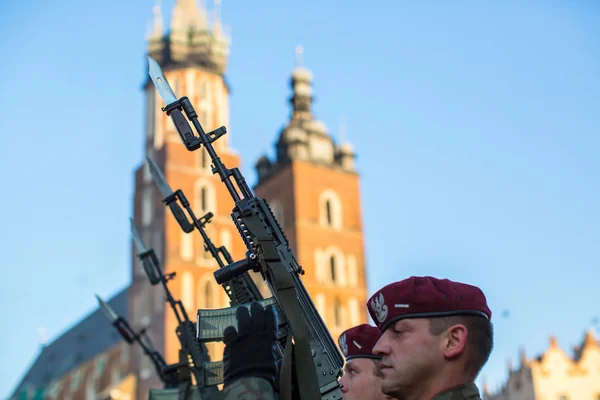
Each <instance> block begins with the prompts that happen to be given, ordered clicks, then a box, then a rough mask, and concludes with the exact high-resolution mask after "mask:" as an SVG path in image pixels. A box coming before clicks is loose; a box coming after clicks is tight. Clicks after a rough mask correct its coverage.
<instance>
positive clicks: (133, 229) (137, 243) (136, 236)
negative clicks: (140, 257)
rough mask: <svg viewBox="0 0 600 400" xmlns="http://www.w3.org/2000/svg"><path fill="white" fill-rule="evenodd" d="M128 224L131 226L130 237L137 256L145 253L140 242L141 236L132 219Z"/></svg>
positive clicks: (144, 247)
mask: <svg viewBox="0 0 600 400" xmlns="http://www.w3.org/2000/svg"><path fill="white" fill-rule="evenodd" d="M129 222H130V225H131V236H133V243H134V244H135V248H136V249H137V251H138V254H142V253H145V252H146V251H148V249H146V245H145V244H144V241H143V240H142V235H140V232H139V231H138V228H137V225H136V224H135V222H133V219H131V218H129Z"/></svg>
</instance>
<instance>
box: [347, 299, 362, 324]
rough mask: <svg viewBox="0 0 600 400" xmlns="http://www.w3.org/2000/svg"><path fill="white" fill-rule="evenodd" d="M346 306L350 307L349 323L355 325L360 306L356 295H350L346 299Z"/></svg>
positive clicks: (358, 316) (357, 321)
mask: <svg viewBox="0 0 600 400" xmlns="http://www.w3.org/2000/svg"><path fill="white" fill-rule="evenodd" d="M348 308H349V309H350V311H349V313H350V324H351V325H352V326H356V325H358V323H359V318H360V308H359V306H358V300H357V299H356V297H350V298H349V299H348Z"/></svg>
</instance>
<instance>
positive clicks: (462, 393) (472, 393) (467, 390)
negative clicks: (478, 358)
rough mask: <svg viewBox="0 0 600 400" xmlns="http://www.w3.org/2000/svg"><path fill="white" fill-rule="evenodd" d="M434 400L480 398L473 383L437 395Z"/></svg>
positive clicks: (473, 399)
mask: <svg viewBox="0 0 600 400" xmlns="http://www.w3.org/2000/svg"><path fill="white" fill-rule="evenodd" d="M434 400H481V396H480V395H479V389H477V386H475V384H474V383H467V384H464V385H458V386H455V387H453V388H451V389H449V390H446V391H444V392H442V393H440V394H438V395H437V396H435V397H434Z"/></svg>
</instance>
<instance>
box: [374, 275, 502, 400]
mask: <svg viewBox="0 0 600 400" xmlns="http://www.w3.org/2000/svg"><path fill="white" fill-rule="evenodd" d="M367 309H368V310H369V314H370V315H371V318H372V319H373V321H375V324H376V325H377V327H378V328H379V329H380V330H381V332H385V331H386V330H387V329H388V328H389V327H390V326H393V325H394V324H395V323H396V322H397V321H400V320H402V319H408V318H410V319H414V318H433V317H449V316H457V315H474V316H479V317H482V318H486V319H487V320H491V318H492V311H491V310H490V308H489V307H488V305H487V300H486V298H485V295H484V294H483V292H482V291H481V289H479V288H478V287H476V286H472V285H468V284H465V283H460V282H453V281H451V280H449V279H437V278H434V277H430V276H425V277H418V276H412V277H410V278H407V279H404V280H402V281H399V282H394V283H392V284H389V285H387V286H385V287H383V288H382V289H380V290H378V291H377V292H375V294H374V295H373V296H371V298H370V299H369V300H368V301H367ZM463 399H465V400H466V399H468V400H472V399H473V400H475V399H481V397H480V395H479V390H478V389H477V386H475V384H474V383H472V382H471V383H466V384H461V385H457V386H455V387H453V388H450V389H448V390H445V391H444V392H442V393H439V394H437V395H436V396H435V397H434V398H433V399H432V400H463Z"/></svg>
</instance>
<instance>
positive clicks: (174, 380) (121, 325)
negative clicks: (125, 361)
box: [95, 295, 185, 389]
mask: <svg viewBox="0 0 600 400" xmlns="http://www.w3.org/2000/svg"><path fill="white" fill-rule="evenodd" d="M95 296H96V299H97V300H98V303H99V304H100V308H101V309H102V311H103V312H104V314H105V315H106V318H108V320H109V321H110V323H111V324H112V326H114V327H115V328H116V329H117V331H118V332H119V334H120V335H121V337H122V338H123V339H124V340H125V341H126V342H127V343H128V344H132V343H133V342H136V343H137V344H139V345H140V346H141V347H142V350H143V351H144V354H145V355H146V356H147V357H148V358H150V360H151V361H152V364H154V368H155V369H156V373H157V374H158V376H159V377H160V380H161V381H162V382H163V383H164V384H165V389H169V388H175V387H177V385H178V383H179V377H178V376H177V370H178V369H179V368H180V367H181V366H182V365H181V363H177V364H171V365H167V363H166V362H165V359H164V358H163V357H162V356H161V355H160V353H159V352H158V351H157V350H156V348H155V347H154V346H153V345H152V341H150V338H149V337H148V335H147V334H146V328H143V329H142V330H141V331H140V332H138V333H136V332H135V331H134V330H133V329H132V328H131V326H130V325H129V323H128V322H127V320H126V319H125V318H123V317H121V316H120V315H117V313H116V312H115V311H114V310H113V309H112V308H111V307H110V306H109V305H108V304H106V303H105V302H104V300H102V299H101V298H100V296H98V295H95ZM142 339H143V340H142ZM144 342H146V343H144ZM184 366H185V364H184Z"/></svg>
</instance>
